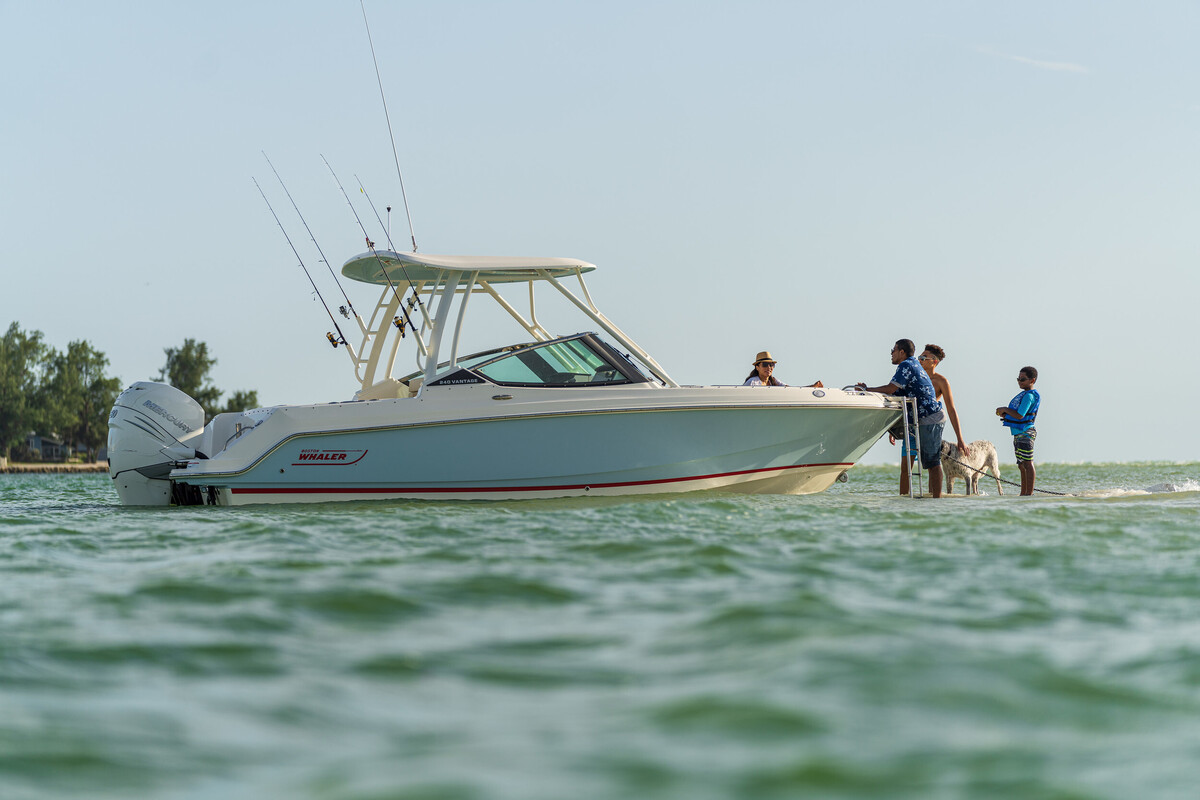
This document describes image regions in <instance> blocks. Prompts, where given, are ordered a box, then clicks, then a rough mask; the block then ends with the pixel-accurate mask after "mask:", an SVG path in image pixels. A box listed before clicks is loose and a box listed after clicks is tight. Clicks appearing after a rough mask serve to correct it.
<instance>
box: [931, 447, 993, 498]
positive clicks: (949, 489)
mask: <svg viewBox="0 0 1200 800" xmlns="http://www.w3.org/2000/svg"><path fill="white" fill-rule="evenodd" d="M967 447H969V448H971V455H970V456H969V457H964V456H963V454H962V453H960V452H959V451H958V447H957V446H956V445H952V444H950V443H949V442H947V441H943V442H942V473H943V474H945V476H946V494H952V493H953V492H954V479H955V478H962V479H963V480H964V481H965V482H966V484H967V494H979V476H981V475H983V471H984V470H985V469H990V470H991V471H992V477H994V478H995V479H996V491H997V492H999V493H1000V494H1004V490H1003V489H1001V488H1000V461H999V459H997V458H996V445H994V444H992V443H991V442H989V441H987V440H986V439H980V440H978V441H975V442H971V443H970V444H969V445H967ZM959 462H961V463H959ZM964 464H965V465H966V466H964Z"/></svg>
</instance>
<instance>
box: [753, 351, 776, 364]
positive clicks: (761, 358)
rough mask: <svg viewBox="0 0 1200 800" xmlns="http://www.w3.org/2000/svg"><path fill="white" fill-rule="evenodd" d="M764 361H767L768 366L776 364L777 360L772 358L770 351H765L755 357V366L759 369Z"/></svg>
mask: <svg viewBox="0 0 1200 800" xmlns="http://www.w3.org/2000/svg"><path fill="white" fill-rule="evenodd" d="M764 361H766V362H767V363H768V364H774V363H775V359H773V358H771V351H770V350H763V351H762V352H760V353H759V354H758V355H756V356H755V357H754V366H756V367H757V366H758V365H759V364H761V363H763V362H764Z"/></svg>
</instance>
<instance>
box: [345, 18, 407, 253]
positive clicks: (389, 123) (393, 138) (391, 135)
mask: <svg viewBox="0 0 1200 800" xmlns="http://www.w3.org/2000/svg"><path fill="white" fill-rule="evenodd" d="M358 4H359V5H360V6H362V12H363V25H364V26H365V27H366V29H367V43H368V44H370V45H371V60H372V61H374V62H375V79H376V80H377V81H378V82H379V99H380V100H382V101H383V117H384V119H386V120H387V127H388V138H389V139H390V140H391V142H392V158H393V159H395V161H396V175H397V176H398V177H399V178H400V196H401V197H402V198H403V199H404V213H405V214H406V215H407V216H408V233H409V236H410V237H411V238H412V246H413V252H414V253H415V252H417V233H416V231H414V230H413V224H412V212H410V211H409V210H408V195H407V194H406V193H405V191H404V175H403V174H402V173H401V172H400V154H399V153H397V152H396V135H395V134H394V133H392V117H391V115H390V114H388V109H387V98H386V97H384V95H383V77H382V76H381V75H380V74H379V59H378V58H376V57H375V42H373V41H372V40H371V24H370V23H369V22H367V5H366V3H365V2H364V0H358ZM388 210H389V211H390V210H391V209H390V208H389V209H388ZM389 219H390V217H389ZM389 243H390V242H389Z"/></svg>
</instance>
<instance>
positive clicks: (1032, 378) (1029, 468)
mask: <svg viewBox="0 0 1200 800" xmlns="http://www.w3.org/2000/svg"><path fill="white" fill-rule="evenodd" d="M1035 383H1037V370H1036V369H1034V368H1033V367H1021V371H1020V372H1019V373H1018V374H1017V386H1020V387H1021V393H1020V394H1018V395H1017V396H1016V397H1014V398H1013V399H1012V400H1010V401H1009V403H1008V405H1007V406H1001V407H1000V408H997V409H996V416H998V417H1000V424H1002V425H1004V427H1006V428H1008V429H1009V430H1011V431H1012V435H1013V449H1014V450H1015V451H1016V453H1017V469H1019V470H1021V494H1022V495H1025V496H1027V495H1031V494H1033V483H1034V481H1035V480H1036V478H1037V470H1035V469H1034V468H1033V442H1034V440H1035V439H1037V430H1036V429H1035V428H1034V427H1033V422H1034V420H1036V419H1037V413H1038V407H1039V406H1040V405H1041V404H1042V396H1041V395H1040V394H1038V391H1037V389H1034V388H1033V384H1035Z"/></svg>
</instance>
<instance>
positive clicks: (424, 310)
mask: <svg viewBox="0 0 1200 800" xmlns="http://www.w3.org/2000/svg"><path fill="white" fill-rule="evenodd" d="M354 180H356V181H358V190H359V191H360V192H362V193H363V197H365V198H367V205H369V206H370V207H371V212H372V213H373V214H375V221H376V222H378V223H379V225H380V227H382V228H383V235H384V236H386V237H387V240H388V247H390V248H392V252H395V251H396V246H395V245H394V244H392V234H391V232H390V231H389V230H388V228H390V227H391V226H384V224H383V220H381V219H380V218H379V211H378V209H376V208H375V203H374V202H373V201H372V200H371V195H369V194H367V187H365V186H363V182H362V178H360V177H358V175H357V174H355V176H354ZM389 210H391V209H390V207H389ZM413 252H414V253H415V252H416V250H413ZM400 271H401V272H403V273H404V280H406V281H408V285H409V286H413V282H412V278H410V277H408V269H407V268H406V267H405V266H404V262H403V261H401V262H400ZM413 297H415V298H416V300H417V306H419V307H420V309H421V316H423V317H424V318H425V321H426V322H429V324H430V325H431V326H432V324H433V323H432V322H431V321H430V320H429V310H428V309H427V308H425V304H424V303H422V302H421V295H420V293H419V292H417V290H416V287H415V286H413ZM408 302H409V306H408V307H409V309H410V310H411V309H412V307H413V306H412V300H411V299H410V300H409V301H408ZM409 324H410V325H411V324H412V322H411V321H410V322H409Z"/></svg>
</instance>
